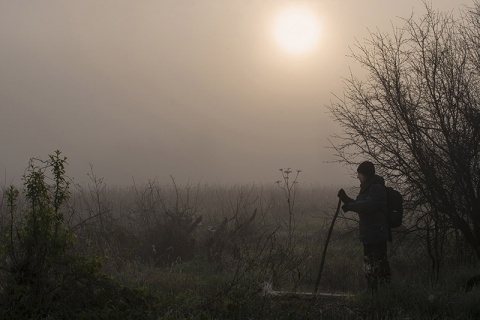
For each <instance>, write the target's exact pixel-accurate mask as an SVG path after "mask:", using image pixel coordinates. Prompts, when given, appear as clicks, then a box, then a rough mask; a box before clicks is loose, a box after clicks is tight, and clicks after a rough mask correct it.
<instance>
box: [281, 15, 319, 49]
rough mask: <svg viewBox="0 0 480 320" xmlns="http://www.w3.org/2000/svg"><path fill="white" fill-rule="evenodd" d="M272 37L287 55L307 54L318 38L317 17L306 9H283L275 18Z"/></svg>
mask: <svg viewBox="0 0 480 320" xmlns="http://www.w3.org/2000/svg"><path fill="white" fill-rule="evenodd" d="M273 35H274V38H275V41H276V43H277V44H278V46H279V47H280V48H281V49H282V50H284V51H286V52H287V53H291V54H296V55H298V54H305V53H308V52H310V51H312V50H313V49H314V48H315V47H316V45H317V44H318V41H319V38H320V24H319V21H318V17H317V16H316V15H315V14H314V13H313V11H312V10H310V9H308V8H307V7H301V6H292V7H287V8H284V9H283V10H281V11H279V12H278V14H277V15H276V17H275V20H274V24H273Z"/></svg>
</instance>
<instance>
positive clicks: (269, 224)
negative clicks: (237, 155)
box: [0, 176, 480, 319]
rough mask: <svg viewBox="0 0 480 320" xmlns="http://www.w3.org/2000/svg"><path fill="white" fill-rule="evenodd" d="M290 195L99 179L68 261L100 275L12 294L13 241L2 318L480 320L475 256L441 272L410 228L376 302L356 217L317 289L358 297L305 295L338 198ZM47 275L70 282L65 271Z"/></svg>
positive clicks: (82, 199) (78, 190) (453, 261)
mask: <svg viewBox="0 0 480 320" xmlns="http://www.w3.org/2000/svg"><path fill="white" fill-rule="evenodd" d="M281 186H282V185H281V184H277V185H276V184H274V183H272V184H271V185H231V186H223V185H186V186H179V185H176V184H175V182H174V181H173V180H172V182H170V183H167V184H160V183H159V182H158V181H155V180H153V181H151V182H149V183H147V184H145V185H141V186H131V187H122V188H120V187H108V186H106V185H105V184H104V182H103V180H102V179H98V178H96V177H95V176H92V180H91V183H90V184H88V185H86V186H71V195H70V197H69V199H68V202H66V203H65V206H64V207H63V209H62V210H63V211H62V212H63V217H64V221H65V222H66V223H67V225H68V231H69V232H71V234H72V237H73V238H74V245H72V247H71V248H70V249H69V251H68V252H71V253H72V255H73V256H74V257H75V259H77V260H78V259H80V258H79V257H84V258H82V259H89V260H85V261H88V263H83V264H81V265H82V267H81V268H78V267H75V268H76V269H75V270H73V271H71V270H70V271H69V273H65V271H62V272H64V273H63V274H69V275H70V274H74V275H78V274H79V273H80V271H79V270H87V271H88V270H90V271H88V272H87V271H82V272H83V273H81V275H82V277H83V278H82V277H78V278H82V279H84V280H82V281H76V280H72V281H71V282H69V283H66V282H65V281H64V280H61V281H60V282H59V281H57V282H56V283H61V286H60V287H61V290H60V289H55V288H50V289H49V290H50V291H49V290H46V291H45V290H43V289H42V290H40V291H38V292H37V291H32V290H33V289H31V287H30V285H28V284H25V283H19V282H18V279H17V280H16V281H17V282H16V283H14V285H13V286H12V284H11V283H10V282H9V281H11V277H9V275H10V273H9V272H11V271H9V270H11V266H10V265H11V263H12V262H11V261H9V259H11V256H12V255H11V254H10V255H9V254H8V252H7V251H8V250H6V249H5V248H7V247H8V241H9V240H8V237H4V238H2V239H3V242H4V243H3V246H2V248H3V257H4V258H3V262H2V271H1V272H2V273H1V278H0V280H1V283H0V284H1V285H2V292H1V293H2V296H1V297H2V300H3V301H4V303H3V305H4V306H7V307H6V308H4V311H3V313H2V314H1V316H3V318H8V317H9V316H12V315H15V317H16V318H22V317H23V318H40V319H57V318H58V319H62V318H69V319H478V318H479V317H480V290H476V289H475V290H473V291H471V292H468V293H465V292H464V285H465V283H466V281H467V279H469V278H470V277H471V276H473V275H474V274H476V273H478V271H477V270H478V261H476V259H475V258H473V257H472V254H471V252H470V251H469V250H468V247H461V248H459V247H458V243H459V242H452V243H450V242H448V241H447V242H446V243H444V247H445V249H444V252H445V256H444V257H443V259H442V261H441V264H440V268H439V269H437V270H436V271H437V272H434V271H435V270H433V269H432V263H431V261H430V260H431V258H430V256H429V254H428V252H427V249H426V246H425V241H424V239H425V238H424V237H423V235H422V234H421V232H420V231H418V232H408V233H407V232H404V231H405V230H406V229H405V228H403V229H399V230H397V231H396V232H395V233H394V241H393V242H392V243H391V244H390V246H389V259H390V263H391V267H392V271H393V280H392V283H391V284H390V285H388V286H387V287H384V288H381V289H380V290H379V292H378V293H377V294H373V295H372V293H371V292H368V291H365V289H366V281H365V279H364V275H363V261H362V258H363V257H362V247H361V244H360V243H359V241H358V240H357V230H356V224H357V222H356V221H355V215H353V214H345V215H343V214H342V215H341V216H340V217H339V219H338V220H337V223H336V225H335V229H334V232H333V236H332V239H331V241H330V244H329V247H328V252H327V256H326V261H325V267H324V270H323V273H322V281H321V282H320V286H319V291H321V292H327V293H345V294H347V296H345V297H328V296H323V295H322V296H308V295H304V294H300V293H302V292H312V291H313V290H314V284H315V280H316V278H317V274H318V270H319V265H320V260H321V253H322V250H323V247H324V244H325V239H326V234H327V230H328V226H329V224H330V222H331V219H332V215H333V214H334V211H335V208H336V203H337V198H336V193H337V190H338V187H335V186H330V187H325V186H304V185H302V184H301V183H299V184H296V185H294V186H293V189H292V191H294V192H292V193H290V195H289V194H288V193H285V192H284V191H285V189H282V188H280V187H281ZM352 192H354V190H352ZM4 193H5V190H4ZM4 198H5V197H4ZM288 200H290V205H289V202H288ZM5 201H6V200H4V202H2V204H3V205H2V207H1V209H2V225H3V226H4V231H5V232H6V234H8V226H10V227H11V225H12V223H13V222H12V221H13V215H12V212H11V210H10V209H9V208H10V207H9V206H8V205H7V203H6V202H5ZM18 202H19V204H18V205H17V207H20V208H22V207H28V201H26V200H25V199H24V198H22V197H21V196H20V197H19V198H18ZM9 210H10V211H9ZM19 212H22V211H21V210H19ZM23 219H25V218H23ZM16 221H17V222H16V223H19V226H21V225H22V223H25V221H26V220H25V221H24V220H22V218H21V216H19V217H18V219H17V220H16ZM22 221H23V222H22ZM456 246H457V247H456ZM450 247H451V248H450ZM449 248H450V249H449ZM72 255H69V256H68V257H71V256H72ZM9 257H10V258H9ZM82 261H84V260H82ZM46 263H47V264H48V263H50V264H53V262H48V261H47V262H46ZM62 266H63V265H62ZM69 266H71V264H69ZM85 266H89V267H88V268H87V267H85ZM9 268H10V269H9ZM62 268H63V269H62V270H64V269H65V267H62ZM69 268H70V269H73V267H69ZM34 270H35V269H34ZM49 270H50V271H49V272H57V273H58V272H59V271H58V268H57V267H55V268H50V269H49ZM48 274H49V276H50V273H48ZM85 275H86V276H85ZM64 278H65V277H64ZM62 279H63V278H62ZM85 279H86V280H85ZM72 283H75V286H74V285H72ZM43 285H44V286H45V284H43ZM266 286H268V287H269V288H271V289H272V290H274V291H288V292H290V293H289V294H279V295H272V294H269V293H266V292H265V287H266ZM12 288H13V289H12ZM25 288H28V290H27V289H25ZM42 288H43V287H42ZM9 290H10V291H9ZM12 290H13V291H12ZM15 290H17V291H18V292H17V291H15ZM22 290H26V291H22ZM55 290H57V291H58V292H60V293H61V294H60V293H58V294H50V292H57V291H55ZM72 290H73V292H71V291H72ZM12 292H14V293H15V292H16V293H15V295H14V296H15V297H17V298H16V300H15V299H14V300H12V299H11V296H12ZM296 293H298V294H296ZM38 295H45V296H48V297H49V300H48V305H49V307H48V309H47V310H44V308H42V307H38V308H37V309H35V310H30V311H28V312H25V311H20V310H23V309H21V308H20V307H19V306H20V305H22V306H23V307H25V306H27V308H28V306H29V304H28V303H26V302H25V301H23V302H22V297H24V296H25V297H31V296H35V297H37V296H38ZM60 297H62V298H60ZM63 297H67V298H63ZM82 297H83V298H82ZM92 297H93V298H92ZM91 298H92V299H91ZM9 299H10V300H9ZM42 299H43V300H41V301H42V303H40V304H39V305H45V303H46V302H45V301H46V300H45V298H42ZM5 301H6V302H5ZM7 302H8V303H7ZM22 303H23V304H22ZM23 307H22V308H23ZM12 317H13V316H12Z"/></svg>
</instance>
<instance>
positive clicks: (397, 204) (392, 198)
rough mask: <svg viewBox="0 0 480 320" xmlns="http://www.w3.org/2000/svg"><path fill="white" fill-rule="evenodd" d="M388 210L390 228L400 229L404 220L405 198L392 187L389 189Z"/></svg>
mask: <svg viewBox="0 0 480 320" xmlns="http://www.w3.org/2000/svg"><path fill="white" fill-rule="evenodd" d="M387 208H388V224H389V226H390V228H398V227H400V226H401V225H402V220H403V197H402V194H401V193H400V192H398V191H397V190H395V189H393V188H392V187H387Z"/></svg>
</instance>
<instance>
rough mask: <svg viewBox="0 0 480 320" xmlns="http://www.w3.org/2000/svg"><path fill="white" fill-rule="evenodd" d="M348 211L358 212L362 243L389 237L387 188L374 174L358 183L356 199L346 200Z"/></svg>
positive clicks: (376, 241) (382, 180) (379, 240)
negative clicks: (363, 181)
mask: <svg viewBox="0 0 480 320" xmlns="http://www.w3.org/2000/svg"><path fill="white" fill-rule="evenodd" d="M346 204H347V208H348V210H350V211H354V212H356V213H358V216H359V218H360V240H361V241H362V242H363V243H364V244H374V243H381V242H386V241H387V240H389V238H390V236H389V235H390V229H389V227H388V221H387V189H386V187H385V180H384V179H383V178H382V177H380V176H378V175H374V176H373V177H372V178H370V179H369V180H367V181H366V182H365V183H363V184H361V185H360V193H359V194H358V196H357V198H356V200H353V199H351V198H349V199H347V201H346Z"/></svg>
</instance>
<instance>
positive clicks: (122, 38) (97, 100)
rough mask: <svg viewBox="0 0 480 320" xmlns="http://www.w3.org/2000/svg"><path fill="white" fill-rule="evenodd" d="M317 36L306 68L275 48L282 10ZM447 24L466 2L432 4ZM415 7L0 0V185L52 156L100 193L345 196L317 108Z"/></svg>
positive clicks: (378, 2)
mask: <svg viewBox="0 0 480 320" xmlns="http://www.w3.org/2000/svg"><path fill="white" fill-rule="evenodd" d="M292 3H300V4H303V5H305V6H307V7H309V8H311V10H312V12H313V13H314V15H315V16H316V17H317V18H318V20H319V24H320V26H321V35H320V38H319V42H318V43H317V45H316V47H315V48H314V49H313V50H312V51H310V52H307V53H305V54H303V55H292V54H289V53H287V52H285V51H283V50H281V49H280V48H279V46H278V45H277V43H276V42H275V41H274V37H273V31H272V29H273V21H274V17H275V16H276V14H277V13H278V10H280V9H281V8H282V7H284V6H286V5H290V4H292ZM432 3H433V7H434V8H439V9H441V10H448V11H451V10H457V9H458V8H459V7H460V6H461V5H462V4H466V5H470V4H471V2H470V1H464V0H435V1H433V2H432ZM412 11H415V13H416V16H420V15H421V13H423V12H424V5H423V3H422V1H421V0H408V1H407V0H402V1H399V0H361V1H360V0H317V1H281V0H262V1H259V0H197V1H194V0H188V1H187V0H148V1H147V0H135V1H132V0H78V1H74V0H72V1H64V0H35V1H31V0H0V111H1V113H0V142H1V143H0V146H1V156H0V170H1V173H0V178H1V177H4V178H3V179H2V180H5V181H6V183H10V182H11V181H12V180H19V178H20V177H21V175H22V174H23V171H24V169H25V168H26V166H27V164H28V160H29V159H30V158H31V157H42V158H46V157H47V155H48V154H49V153H53V152H54V150H56V149H60V150H61V151H62V152H63V154H64V155H65V156H67V157H68V158H69V167H68V168H67V171H68V174H69V175H70V176H72V177H74V179H75V180H76V181H78V182H82V181H86V178H87V173H88V172H89V170H90V164H92V165H93V168H94V171H95V173H96V174H97V175H98V176H100V177H104V178H105V182H106V183H107V184H108V185H114V184H125V185H130V184H132V181H133V179H135V181H136V182H137V183H142V182H145V181H146V180H147V179H154V178H158V179H159V180H160V181H168V180H169V176H170V175H172V176H173V177H174V178H175V179H176V180H177V181H179V182H181V183H185V182H187V181H190V182H192V183H197V182H205V183H250V182H262V183H263V182H267V183H268V182H273V181H275V180H278V179H279V178H280V175H279V172H278V169H279V168H282V167H292V168H293V169H301V170H302V174H301V179H300V180H301V181H302V182H305V183H319V184H327V185H329V184H338V183H352V184H353V183H355V181H352V179H351V178H350V176H349V173H348V171H347V170H346V169H344V168H342V167H341V166H340V165H338V164H330V163H327V162H329V161H331V160H333V159H334V158H333V156H332V152H331V150H329V149H328V148H327V147H328V145H329V143H328V140H327V139H328V138H329V137H330V136H331V135H332V134H334V133H335V132H337V131H338V130H339V129H338V128H337V127H336V125H335V123H333V121H332V120H331V118H330V116H329V114H328V112H327V109H326V107H325V106H326V105H327V104H328V103H329V101H330V100H331V99H332V93H337V94H341V93H342V81H341V78H342V77H345V76H347V75H348V74H349V67H352V66H353V65H354V63H353V61H352V60H351V59H350V58H348V57H347V54H348V53H349V46H352V45H353V44H354V42H355V39H356V38H357V39H363V38H365V37H366V36H367V28H369V29H372V30H373V29H375V28H377V27H378V28H379V29H381V30H385V31H390V30H391V24H392V23H393V24H397V25H398V24H401V20H400V19H399V18H398V17H408V16H410V14H411V13H412Z"/></svg>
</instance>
